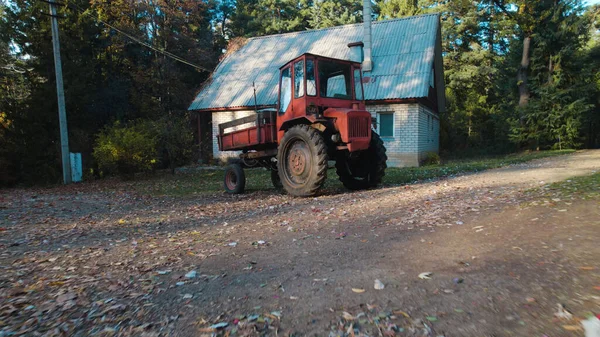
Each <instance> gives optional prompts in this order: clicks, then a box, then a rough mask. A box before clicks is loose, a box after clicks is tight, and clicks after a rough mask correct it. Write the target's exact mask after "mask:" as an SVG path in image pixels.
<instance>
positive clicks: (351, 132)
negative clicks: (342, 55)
mask: <svg viewBox="0 0 600 337" xmlns="http://www.w3.org/2000/svg"><path fill="white" fill-rule="evenodd" d="M371 126H372V119H371V114H370V113H369V112H368V111H367V110H366V109H365V103H364V96H363V87H362V74H361V65H360V63H357V62H351V61H345V60H338V59H332V58H328V57H323V56H317V55H312V54H304V55H302V56H299V57H298V58H296V59H294V60H292V61H290V62H288V63H286V64H285V65H284V66H283V67H281V68H280V74H279V99H278V102H277V108H276V109H265V110H260V111H257V113H256V115H253V116H250V117H246V118H241V119H237V120H234V121H231V122H228V123H223V124H220V125H219V135H218V142H219V149H220V150H221V151H242V154H241V155H240V160H238V161H237V162H236V163H234V164H232V165H230V166H229V167H228V168H227V170H226V171H225V182H224V185H225V190H226V191H227V192H229V193H242V192H243V191H244V187H245V184H246V178H245V175H244V170H243V169H244V168H246V167H260V166H262V167H266V168H268V169H270V170H271V179H272V181H273V184H274V185H275V186H276V187H283V188H284V189H285V190H286V191H287V192H288V193H289V194H291V195H294V196H300V197H306V196H312V195H315V194H316V193H317V191H318V190H319V189H320V188H321V187H322V186H323V184H324V183H325V179H326V177H327V169H328V162H329V161H330V160H335V163H336V164H335V167H336V170H337V174H338V176H339V177H340V180H341V182H342V183H343V184H344V186H345V187H346V188H348V189H351V190H359V189H366V188H370V187H375V186H377V185H378V184H379V183H381V180H382V178H383V176H384V174H385V169H386V167H387V166H386V160H387V156H386V149H385V147H384V145H383V142H382V141H381V138H379V135H377V133H375V131H373V130H372V129H371Z"/></svg>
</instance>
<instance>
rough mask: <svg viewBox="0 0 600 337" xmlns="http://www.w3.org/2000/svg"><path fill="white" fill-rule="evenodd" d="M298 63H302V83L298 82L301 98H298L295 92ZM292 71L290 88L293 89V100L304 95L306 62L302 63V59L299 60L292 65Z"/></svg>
mask: <svg viewBox="0 0 600 337" xmlns="http://www.w3.org/2000/svg"><path fill="white" fill-rule="evenodd" d="M298 63H302V81H301V82H300V84H301V85H302V95H301V96H298V93H297V92H296V65H297V64H298ZM292 69H293V71H294V76H293V81H292V87H293V89H292V90H293V91H294V99H296V98H302V97H304V95H306V62H305V61H304V59H300V60H298V61H296V62H294V63H293V64H292Z"/></svg>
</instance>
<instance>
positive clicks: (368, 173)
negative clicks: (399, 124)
mask: <svg viewBox="0 0 600 337" xmlns="http://www.w3.org/2000/svg"><path fill="white" fill-rule="evenodd" d="M371 134H372V136H371V143H370V144H369V149H368V150H366V151H362V152H361V153H360V154H358V156H356V157H353V158H352V157H349V156H348V155H346V154H340V155H339V156H338V158H337V160H336V162H335V169H336V172H337V174H338V176H339V177H340V181H341V182H342V184H343V185H344V186H345V187H346V188H347V189H349V190H364V189H367V188H372V187H376V186H377V185H379V184H381V181H382V179H383V176H385V169H386V168H387V164H386V161H387V155H386V149H385V146H384V145H383V141H382V140H381V138H380V137H379V135H378V134H377V133H375V132H374V131H373V132H371Z"/></svg>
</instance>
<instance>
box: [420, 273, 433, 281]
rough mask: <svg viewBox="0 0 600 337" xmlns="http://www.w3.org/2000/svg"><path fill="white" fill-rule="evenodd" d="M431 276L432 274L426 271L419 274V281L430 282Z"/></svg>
mask: <svg viewBox="0 0 600 337" xmlns="http://www.w3.org/2000/svg"><path fill="white" fill-rule="evenodd" d="M432 275H433V273H432V272H430V271H426V272H423V273H421V274H419V278H420V279H421V280H430V279H431V276H432Z"/></svg>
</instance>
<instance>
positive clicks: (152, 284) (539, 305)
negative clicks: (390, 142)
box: [0, 151, 600, 337]
mask: <svg viewBox="0 0 600 337" xmlns="http://www.w3.org/2000/svg"><path fill="white" fill-rule="evenodd" d="M598 170H600V151H582V152H578V153H575V154H572V155H565V156H559V157H552V158H548V159H542V160H537V161H532V162H528V163H525V164H519V165H514V166H509V167H505V168H501V169H496V170H490V171H486V172H482V173H478V174H471V175H464V176H460V177H456V178H451V179H444V180H438V181H432V182H427V183H421V184H415V185H407V186H399V187H395V188H384V189H377V190H371V191H366V192H355V193H350V192H348V193H340V194H328V195H322V196H319V197H317V198H308V199H298V198H292V197H289V196H287V195H283V194H280V193H277V192H275V191H256V192H252V193H249V194H246V195H242V196H229V195H224V194H215V195H208V196H203V197H201V198H190V197H155V196H148V195H140V194H139V192H135V191H131V190H128V186H129V185H128V184H126V183H120V182H115V181H101V182H94V183H85V184H80V185H75V186H66V187H64V186H63V187H56V188H50V189H20V190H19V189H13V190H2V191H0V269H1V270H2V272H1V273H0V300H1V303H0V336H12V335H31V336H35V335H69V336H88V335H106V336H114V335H122V336H126V335H147V336H158V335H173V336H198V335H207V336H210V335H213V334H216V335H224V336H229V335H231V336H233V335H244V336H245V335H251V336H258V335H273V336H275V335H279V334H281V335H295V336H305V335H311V336H312V335H317V336H328V335H329V336H338V335H339V336H362V335H368V336H378V335H381V336H384V335H385V336H423V335H425V336H446V337H449V336H540V337H541V336H548V337H552V336H583V332H582V331H581V330H580V328H579V327H580V325H579V322H578V320H580V319H583V318H584V317H585V316H586V315H587V314H588V313H590V312H595V313H598V312H600V264H599V263H598V256H600V255H599V253H600V245H598V242H599V239H600V234H599V231H598V229H599V226H600V220H599V219H600V203H599V200H597V199H587V200H583V199H579V198H577V197H570V198H565V197H564V196H560V195H550V194H549V192H548V191H547V190H546V189H544V187H545V186H547V185H548V184H549V183H551V182H556V181H562V180H566V179H568V178H571V177H574V176H581V175H588V174H591V173H593V172H596V171H598ZM599 188H600V187H599ZM425 272H429V273H430V274H427V275H428V276H426V275H425V274H423V273H425ZM420 276H421V277H422V278H420ZM427 277H428V278H427ZM375 280H379V281H380V283H381V284H383V285H384V289H379V290H378V289H375V288H374V284H375V282H376V281H375ZM379 286H381V285H379ZM559 305H560V306H561V307H562V306H563V305H564V306H565V307H566V308H567V309H568V310H569V311H570V312H572V314H573V318H572V319H560V318H557V317H556V316H555V313H556V312H557V310H558V306H559ZM561 310H562V309H561Z"/></svg>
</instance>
